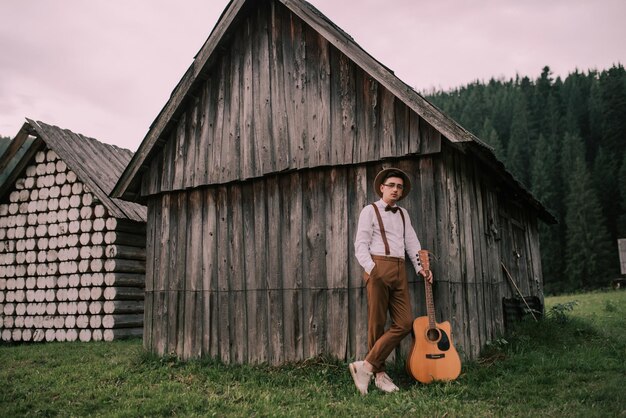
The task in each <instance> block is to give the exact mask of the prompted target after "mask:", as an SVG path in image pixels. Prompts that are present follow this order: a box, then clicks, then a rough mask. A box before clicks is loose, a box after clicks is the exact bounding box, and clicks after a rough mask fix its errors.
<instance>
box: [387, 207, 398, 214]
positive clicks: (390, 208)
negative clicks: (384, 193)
mask: <svg viewBox="0 0 626 418" xmlns="http://www.w3.org/2000/svg"><path fill="white" fill-rule="evenodd" d="M399 210H400V208H399V207H398V206H389V205H387V207H385V212H389V211H391V212H392V213H396V212H397V211H399Z"/></svg>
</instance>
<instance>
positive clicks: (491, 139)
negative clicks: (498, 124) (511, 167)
mask: <svg viewBox="0 0 626 418" xmlns="http://www.w3.org/2000/svg"><path fill="white" fill-rule="evenodd" d="M480 139H482V140H483V141H485V142H486V143H487V144H489V145H491V146H492V147H493V153H494V154H495V155H496V157H497V158H498V160H500V161H502V162H504V149H503V148H502V142H500V138H498V133H497V132H496V130H495V129H494V128H493V125H492V124H491V119H489V118H487V119H485V123H483V128H482V130H481V131H480Z"/></svg>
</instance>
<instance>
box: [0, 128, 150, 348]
mask: <svg viewBox="0 0 626 418" xmlns="http://www.w3.org/2000/svg"><path fill="white" fill-rule="evenodd" d="M131 156H132V153H131V152H130V151H128V150H125V149H121V148H118V147H115V146H112V145H107V144H103V143H101V142H98V141H96V140H95V139H92V138H87V137H84V136H82V135H79V134H75V133H73V132H71V131H68V130H64V129H60V128H58V127H55V126H50V125H47V124H45V123H43V122H35V121H32V120H27V122H26V123H24V125H23V126H22V128H21V129H20V131H19V132H18V133H17V135H16V137H15V139H14V140H13V141H11V143H10V145H9V146H8V148H7V149H6V151H5V152H4V154H2V155H1V156H0V173H2V174H1V177H0V180H1V182H0V337H1V340H2V341H5V342H11V341H13V342H17V341H24V342H27V341H74V340H81V341H90V340H106V341H109V340H112V339H114V338H121V337H126V336H133V335H141V334H142V332H143V329H142V323H143V292H144V289H143V288H144V273H145V230H146V228H145V219H146V208H145V206H142V205H139V204H136V203H129V202H125V201H123V200H119V199H111V198H110V197H109V192H110V191H111V189H112V188H113V186H114V185H115V182H116V181H117V179H118V178H119V176H120V174H121V173H122V171H123V170H124V168H125V167H126V165H127V164H128V162H129V161H130V158H131Z"/></svg>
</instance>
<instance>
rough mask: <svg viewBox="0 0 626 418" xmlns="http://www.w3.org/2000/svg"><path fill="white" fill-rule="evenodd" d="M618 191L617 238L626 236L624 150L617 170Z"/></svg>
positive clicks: (625, 162)
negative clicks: (619, 201) (619, 203)
mask: <svg viewBox="0 0 626 418" xmlns="http://www.w3.org/2000/svg"><path fill="white" fill-rule="evenodd" d="M619 191H620V196H621V205H620V213H619V216H618V232H617V237H618V238H626V151H624V157H622V164H621V168H620V170H619Z"/></svg>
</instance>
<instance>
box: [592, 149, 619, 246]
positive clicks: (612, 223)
mask: <svg viewBox="0 0 626 418" xmlns="http://www.w3.org/2000/svg"><path fill="white" fill-rule="evenodd" d="M617 158H619V157H618V156H616V155H612V154H610V153H609V152H607V151H606V150H605V149H604V148H603V147H600V149H599V150H598V153H597V155H596V159H595V161H594V166H593V184H594V188H595V190H596V193H597V195H598V199H599V201H600V204H601V206H602V213H603V215H604V219H605V220H606V226H607V228H608V230H609V233H610V236H611V241H612V242H613V243H614V248H615V251H617V241H615V240H616V239H617V222H618V216H619V210H620V201H621V199H620V188H619V177H618V171H619V163H620V161H618V160H617Z"/></svg>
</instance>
